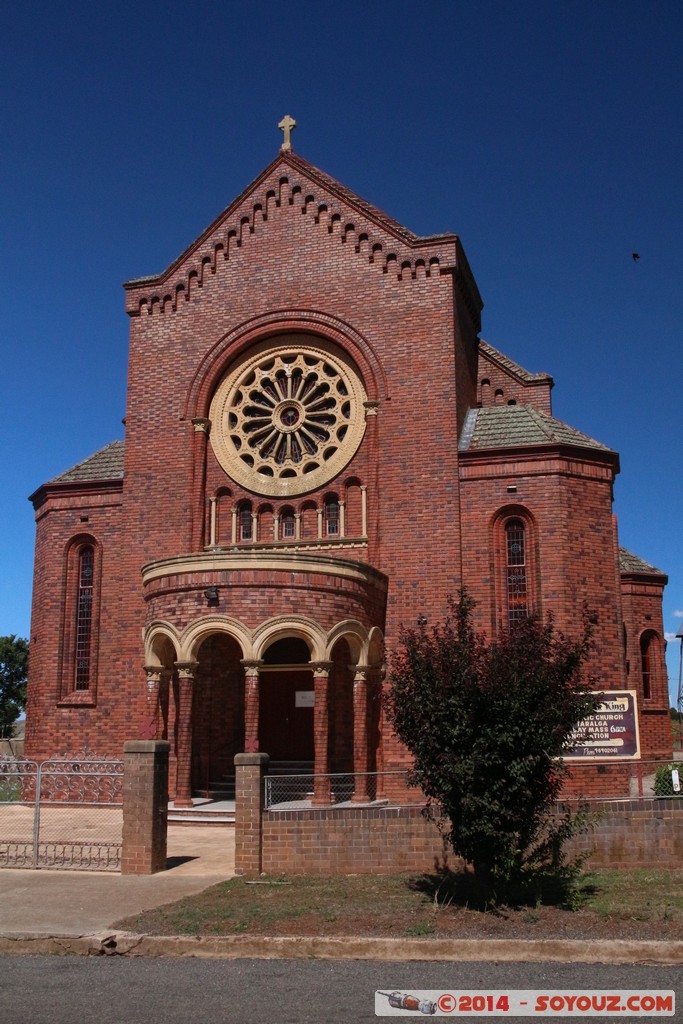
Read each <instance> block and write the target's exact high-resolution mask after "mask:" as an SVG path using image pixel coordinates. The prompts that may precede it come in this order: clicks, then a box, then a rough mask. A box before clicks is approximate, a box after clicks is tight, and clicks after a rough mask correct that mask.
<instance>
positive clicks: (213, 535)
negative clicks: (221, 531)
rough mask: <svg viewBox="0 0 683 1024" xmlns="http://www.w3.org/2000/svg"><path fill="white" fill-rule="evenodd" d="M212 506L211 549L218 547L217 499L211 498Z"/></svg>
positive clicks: (210, 520)
mask: <svg viewBox="0 0 683 1024" xmlns="http://www.w3.org/2000/svg"><path fill="white" fill-rule="evenodd" d="M209 502H210V504H211V509H210V515H209V547H212V548H215V547H216V498H209Z"/></svg>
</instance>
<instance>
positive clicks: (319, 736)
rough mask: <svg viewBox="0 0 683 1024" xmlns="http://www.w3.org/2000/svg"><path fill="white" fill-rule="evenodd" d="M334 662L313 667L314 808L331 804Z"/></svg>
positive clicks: (322, 662)
mask: <svg viewBox="0 0 683 1024" xmlns="http://www.w3.org/2000/svg"><path fill="white" fill-rule="evenodd" d="M331 668H332V662H330V661H321V662H318V663H317V664H314V665H313V691H314V694H315V696H314V701H315V704H314V708H313V741H314V746H315V762H314V768H313V771H314V773H315V779H314V781H313V800H312V804H313V806H321V805H325V804H329V803H330V802H331V799H332V794H331V789H330V777H329V771H330V753H329V748H330V693H329V690H330V669H331Z"/></svg>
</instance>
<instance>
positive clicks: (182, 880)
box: [0, 825, 235, 936]
mask: <svg viewBox="0 0 683 1024" xmlns="http://www.w3.org/2000/svg"><path fill="white" fill-rule="evenodd" d="M168 864H169V870H167V871H162V872H160V873H159V874H157V875H144V876H137V875H118V874H111V873H107V872H94V871H25V870H14V869H9V868H6V869H2V870H0V934H1V935H26V934H33V935H65V936H67V935H68V936H75V935H89V934H93V933H94V932H101V931H104V930H106V929H107V928H109V927H110V925H111V924H112V922H114V921H117V920H119V919H120V918H122V917H126V916H128V915H129V914H135V913H139V912H140V911H141V910H151V909H152V908H153V907H159V906H162V904H164V903H172V902H174V901H175V900H179V899H182V897H183V896H189V895H190V894H191V893H196V892H201V890H202V889H206V888H207V887H208V886H210V885H215V884H216V883H217V882H220V881H222V880H223V879H226V878H231V877H232V876H233V874H234V870H235V833H234V831H233V830H232V829H231V828H209V827H205V826H202V827H199V828H198V827H195V826H190V825H180V826H169V829H168Z"/></svg>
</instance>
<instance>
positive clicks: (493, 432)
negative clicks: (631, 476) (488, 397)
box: [458, 405, 616, 455]
mask: <svg viewBox="0 0 683 1024" xmlns="http://www.w3.org/2000/svg"><path fill="white" fill-rule="evenodd" d="M548 444H564V445H572V446H573V447H579V448H590V449H593V450H597V451H600V452H605V453H606V454H607V453H609V454H610V455H616V452H613V451H612V449H611V448H608V447H607V446H606V445H604V444H601V443H600V442H599V441H596V440H594V439H593V438H592V437H588V435H587V434H582V433H581V431H580V430H575V429H574V427H570V426H569V425H568V424H567V423H563V422H562V421H561V420H556V419H555V417H554V416H548V415H547V414H546V413H544V412H541V411H540V410H539V409H534V408H533V407H532V406H530V405H492V406H489V407H488V408H486V409H471V410H470V411H469V413H468V414H467V418H466V420H465V424H464V427H463V431H462V435H461V437H460V443H459V445H458V447H459V449H460V451H461V452H476V451H486V450H488V449H492V448H527V447H534V446H537V445H548Z"/></svg>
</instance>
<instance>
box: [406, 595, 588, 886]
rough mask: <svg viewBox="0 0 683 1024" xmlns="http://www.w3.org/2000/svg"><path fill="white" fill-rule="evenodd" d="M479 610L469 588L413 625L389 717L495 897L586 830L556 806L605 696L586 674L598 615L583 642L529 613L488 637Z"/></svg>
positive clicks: (454, 843)
mask: <svg viewBox="0 0 683 1024" xmlns="http://www.w3.org/2000/svg"><path fill="white" fill-rule="evenodd" d="M473 606H474V602H473V601H472V599H471V598H470V597H469V596H468V595H467V593H466V592H465V591H461V593H460V595H459V599H458V600H457V601H450V615H449V617H448V618H447V619H446V621H445V622H444V623H443V625H437V626H434V627H433V628H432V629H429V630H428V629H427V628H426V627H425V626H420V627H418V628H417V629H404V630H403V631H402V634H401V638H400V639H401V648H400V650H399V652H398V653H397V655H396V656H395V658H394V660H393V664H392V671H391V679H390V690H389V696H388V715H389V719H390V721H391V722H392V724H393V727H394V729H395V731H396V733H397V735H398V736H399V738H400V739H401V741H402V742H403V743H404V744H405V746H406V747H407V748H408V750H409V751H410V753H411V754H412V755H413V758H414V767H413V770H412V779H411V781H412V782H413V783H414V784H416V785H418V786H419V787H420V788H421V789H422V790H423V791H424V793H425V794H426V796H427V798H428V806H427V810H428V813H431V815H432V816H433V817H436V818H438V820H439V821H440V824H441V827H442V829H443V831H444V834H445V837H446V839H447V841H448V842H449V844H450V846H451V847H452V848H453V850H454V852H455V853H456V854H457V855H459V856H461V857H463V858H464V859H465V861H467V862H468V863H470V864H471V865H472V866H473V868H474V873H475V879H476V880H477V882H478V885H479V890H480V894H481V895H482V896H484V897H485V898H486V899H490V898H493V896H494V892H495V894H496V895H498V896H502V894H503V893H504V892H505V891H506V890H507V888H508V887H509V885H510V884H511V883H512V882H514V881H517V880H519V879H520V877H521V876H523V875H524V873H525V871H528V869H529V868H531V867H536V868H538V867H540V866H541V865H544V864H545V865H547V864H549V863H550V862H554V863H555V864H556V865H558V864H559V863H560V862H561V847H562V844H563V842H564V841H565V840H566V839H567V838H568V837H569V836H570V835H571V834H572V833H573V832H574V831H575V828H576V824H575V821H574V820H573V819H572V818H571V816H570V815H567V816H566V817H565V818H563V819H559V820H558V819H557V818H555V819H553V818H552V817H551V815H550V813H549V812H550V810H551V805H552V804H553V802H554V801H555V800H556V798H557V796H558V794H559V792H560V789H561V787H562V782H563V779H564V778H565V775H566V771H567V769H566V768H565V765H564V764H563V762H562V760H561V755H562V753H563V752H564V751H565V750H566V748H567V745H568V740H569V737H570V736H571V734H572V732H573V731H574V730H575V729H576V727H577V726H578V725H579V724H580V723H581V721H582V720H583V719H585V718H586V717H587V716H588V715H589V714H591V713H592V712H593V711H595V709H596V708H597V706H598V705H599V703H600V696H599V695H597V696H596V695H595V694H592V693H591V692H590V691H589V685H590V684H589V683H588V682H586V681H583V680H582V675H581V672H582V666H583V665H584V663H585V661H586V658H587V656H588V652H589V650H590V646H591V633H592V625H593V622H592V620H590V618H589V617H588V616H586V617H585V624H584V631H583V635H582V636H581V638H580V639H579V640H569V639H567V638H566V637H564V636H563V635H562V634H560V633H558V632H557V631H556V630H555V628H554V626H553V623H552V620H548V622H546V623H545V624H543V623H541V622H540V621H539V620H538V619H535V618H529V619H527V620H525V621H524V622H522V623H520V624H519V626H516V627H515V629H514V630H512V631H510V632H509V633H501V635H500V636H499V637H498V640H497V641H496V642H495V643H491V644H489V643H487V641H486V638H485V637H484V636H483V635H477V634H475V631H474V629H473V627H472V624H471V613H472V608H473Z"/></svg>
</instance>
